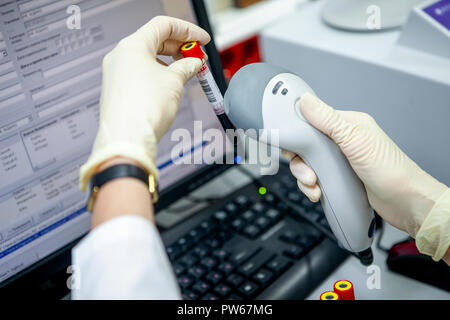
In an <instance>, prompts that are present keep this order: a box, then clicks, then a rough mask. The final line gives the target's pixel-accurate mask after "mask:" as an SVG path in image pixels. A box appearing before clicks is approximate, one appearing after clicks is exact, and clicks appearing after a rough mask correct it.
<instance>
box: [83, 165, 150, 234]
mask: <svg viewBox="0 0 450 320" xmlns="http://www.w3.org/2000/svg"><path fill="white" fill-rule="evenodd" d="M118 164H134V165H139V164H138V163H137V162H136V161H133V160H130V159H127V158H119V157H118V158H114V159H111V160H108V161H106V162H104V163H103V164H102V165H101V166H100V167H99V168H98V169H97V170H96V171H97V172H100V171H102V170H104V169H106V168H109V167H111V166H114V165H118ZM123 215H137V216H141V217H143V218H145V219H147V220H149V221H150V222H152V223H154V211H153V203H152V199H151V195H150V193H149V191H148V188H147V186H146V185H145V184H144V183H142V181H139V180H137V179H133V178H119V179H114V180H111V181H109V182H108V183H106V184H105V185H103V186H102V187H101V188H100V190H99V192H98V194H97V197H96V200H95V202H94V206H93V210H92V224H91V228H92V229H93V228H95V227H97V226H98V225H100V224H101V223H103V222H106V221H108V220H110V219H113V218H115V217H119V216H123Z"/></svg>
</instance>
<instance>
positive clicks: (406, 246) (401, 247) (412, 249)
mask: <svg viewBox="0 0 450 320" xmlns="http://www.w3.org/2000/svg"><path fill="white" fill-rule="evenodd" d="M405 255H410V256H414V255H421V253H420V252H419V250H418V249H417V247H416V242H415V241H414V240H411V241H405V242H400V243H397V244H395V245H393V246H392V248H391V249H390V250H389V257H391V258H395V257H399V256H405Z"/></svg>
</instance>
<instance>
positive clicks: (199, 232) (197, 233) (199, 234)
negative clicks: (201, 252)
mask: <svg viewBox="0 0 450 320" xmlns="http://www.w3.org/2000/svg"><path fill="white" fill-rule="evenodd" d="M204 236H205V231H204V230H203V229H200V228H198V229H197V228H196V229H193V230H191V231H189V233H188V237H189V238H191V240H192V242H194V243H197V242H198V241H200V240H201V239H202V238H203V237H204Z"/></svg>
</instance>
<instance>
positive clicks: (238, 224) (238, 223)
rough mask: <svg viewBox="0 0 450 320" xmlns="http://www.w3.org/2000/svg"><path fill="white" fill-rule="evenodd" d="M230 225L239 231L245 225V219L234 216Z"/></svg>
mask: <svg viewBox="0 0 450 320" xmlns="http://www.w3.org/2000/svg"><path fill="white" fill-rule="evenodd" d="M230 225H231V227H232V228H233V229H234V230H236V231H241V230H242V229H243V228H244V227H245V225H246V221H245V220H243V219H241V218H236V219H234V220H233V221H231V223H230Z"/></svg>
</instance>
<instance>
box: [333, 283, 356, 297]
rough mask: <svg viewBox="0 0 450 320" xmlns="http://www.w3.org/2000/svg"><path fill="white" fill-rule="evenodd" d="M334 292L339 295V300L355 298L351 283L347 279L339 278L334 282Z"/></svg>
mask: <svg viewBox="0 0 450 320" xmlns="http://www.w3.org/2000/svg"><path fill="white" fill-rule="evenodd" d="M334 292H336V293H337V294H338V295H339V300H355V292H354V290H353V283H351V282H350V281H348V280H339V281H336V283H335V284H334Z"/></svg>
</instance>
